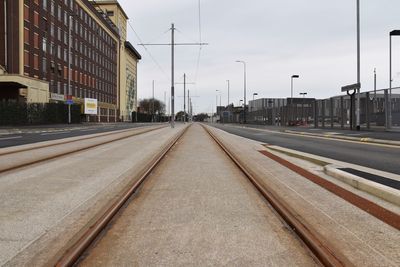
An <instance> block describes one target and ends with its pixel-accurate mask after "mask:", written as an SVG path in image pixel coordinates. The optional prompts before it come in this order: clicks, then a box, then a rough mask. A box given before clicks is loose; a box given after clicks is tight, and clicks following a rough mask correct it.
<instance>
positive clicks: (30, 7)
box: [0, 0, 140, 121]
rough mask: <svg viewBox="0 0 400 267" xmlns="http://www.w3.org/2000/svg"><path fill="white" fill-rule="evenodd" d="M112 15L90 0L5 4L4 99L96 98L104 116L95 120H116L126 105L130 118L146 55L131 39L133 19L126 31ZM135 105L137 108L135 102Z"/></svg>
mask: <svg viewBox="0 0 400 267" xmlns="http://www.w3.org/2000/svg"><path fill="white" fill-rule="evenodd" d="M118 6H119V5H118ZM119 8H120V7H119ZM118 12H122V13H123V10H122V8H120V9H119V11H118ZM123 14H125V13H123ZM112 17H113V16H112V14H111V13H108V16H107V13H106V14H104V13H102V12H99V10H98V9H96V5H94V2H91V1H89V0H5V1H2V3H1V4H0V32H1V34H0V35H1V36H0V51H1V53H0V101H1V100H2V99H3V100H4V99H6V100H15V101H26V102H33V103H35V102H36V103H45V102H52V101H64V100H66V99H72V100H73V101H74V102H75V103H83V100H84V99H85V98H93V99H96V100H97V101H98V116H93V117H92V118H91V120H92V121H93V120H96V121H97V120H102V121H109V119H110V116H111V117H114V119H116V118H117V116H118V113H119V110H120V108H121V107H122V109H121V110H122V112H123V114H127V111H126V107H127V106H128V104H127V103H128V102H129V101H128V100H127V98H129V99H136V95H137V89H136V88H137V86H136V85H137V81H136V79H137V78H136V64H137V61H138V60H139V59H140V55H139V53H137V51H136V50H135V49H134V48H133V46H131V45H130V44H129V43H128V42H127V41H126V19H127V16H126V15H124V18H125V28H124V29H123V28H121V27H122V26H121V25H123V24H120V22H119V21H114V23H113V21H111V20H110V19H109V18H112ZM122 22H123V21H122ZM116 25H118V26H116ZM121 47H123V48H124V49H123V50H122V49H121ZM125 50H126V52H125ZM122 51H123V53H122ZM121 62H124V65H121ZM128 76H129V77H128ZM69 85H70V86H69ZM128 87H129V88H131V89H128ZM131 91H133V92H131ZM132 95H133V96H132ZM129 104H130V105H129V107H130V108H131V109H132V110H133V109H134V107H136V102H135V101H134V103H132V100H130V102H129Z"/></svg>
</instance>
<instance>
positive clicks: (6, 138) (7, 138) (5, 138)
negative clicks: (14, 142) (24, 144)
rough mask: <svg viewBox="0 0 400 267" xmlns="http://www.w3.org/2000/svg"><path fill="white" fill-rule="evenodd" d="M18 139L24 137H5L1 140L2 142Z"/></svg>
mask: <svg viewBox="0 0 400 267" xmlns="http://www.w3.org/2000/svg"><path fill="white" fill-rule="evenodd" d="M18 138H22V136H12V137H3V138H0V140H11V139H18Z"/></svg>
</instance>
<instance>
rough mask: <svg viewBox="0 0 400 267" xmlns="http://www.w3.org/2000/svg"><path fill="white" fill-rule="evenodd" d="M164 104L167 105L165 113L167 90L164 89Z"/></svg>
mask: <svg viewBox="0 0 400 267" xmlns="http://www.w3.org/2000/svg"><path fill="white" fill-rule="evenodd" d="M164 105H165V113H167V92H166V91H164ZM164 115H165V114H164Z"/></svg>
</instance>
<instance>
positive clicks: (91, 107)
mask: <svg viewBox="0 0 400 267" xmlns="http://www.w3.org/2000/svg"><path fill="white" fill-rule="evenodd" d="M84 102H85V105H84V106H85V114H86V115H97V99H93V98H85V100H84Z"/></svg>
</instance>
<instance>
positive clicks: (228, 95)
mask: <svg viewBox="0 0 400 267" xmlns="http://www.w3.org/2000/svg"><path fill="white" fill-rule="evenodd" d="M226 82H227V83H228V106H229V90H230V88H229V87H230V84H229V83H230V81H229V80H226Z"/></svg>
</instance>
